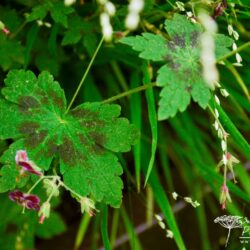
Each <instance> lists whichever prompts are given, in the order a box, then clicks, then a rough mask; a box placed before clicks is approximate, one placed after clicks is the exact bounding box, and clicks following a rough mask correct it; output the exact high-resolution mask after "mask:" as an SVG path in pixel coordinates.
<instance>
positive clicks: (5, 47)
mask: <svg viewBox="0 0 250 250" xmlns="http://www.w3.org/2000/svg"><path fill="white" fill-rule="evenodd" d="M23 63H24V50H23V47H22V45H21V44H20V42H17V41H14V40H13V41H12V40H10V39H8V38H7V37H6V36H5V35H4V34H0V65H1V67H2V68H3V70H8V69H10V68H16V67H19V66H20V65H22V64H23Z"/></svg>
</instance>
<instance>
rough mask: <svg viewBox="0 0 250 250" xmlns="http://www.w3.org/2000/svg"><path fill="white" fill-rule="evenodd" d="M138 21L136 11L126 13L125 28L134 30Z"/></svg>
mask: <svg viewBox="0 0 250 250" xmlns="http://www.w3.org/2000/svg"><path fill="white" fill-rule="evenodd" d="M139 21H140V16H139V14H137V13H134V12H131V13H129V14H128V15H127V17H126V20H125V25H126V28H127V29H129V30H134V29H136V28H137V26H138V24H139Z"/></svg>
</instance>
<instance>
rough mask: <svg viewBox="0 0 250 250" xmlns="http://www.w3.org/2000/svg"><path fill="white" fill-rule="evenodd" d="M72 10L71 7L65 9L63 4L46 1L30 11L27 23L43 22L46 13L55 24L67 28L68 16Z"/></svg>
mask: <svg viewBox="0 0 250 250" xmlns="http://www.w3.org/2000/svg"><path fill="white" fill-rule="evenodd" d="M73 11H74V10H73V9H72V8H71V7H66V6H65V5H64V4H63V2H54V1H49V0H46V1H44V3H43V4H41V5H38V6H36V7H34V8H33V9H32V12H31V13H30V14H29V15H28V17H27V21H28V22H32V21H34V20H43V19H44V18H45V17H46V16H47V14H48V12H49V13H50V15H51V17H52V19H53V20H54V21H55V22H56V23H60V24H62V25H63V26H64V27H67V26H68V17H67V16H68V15H69V14H70V13H72V12H73Z"/></svg>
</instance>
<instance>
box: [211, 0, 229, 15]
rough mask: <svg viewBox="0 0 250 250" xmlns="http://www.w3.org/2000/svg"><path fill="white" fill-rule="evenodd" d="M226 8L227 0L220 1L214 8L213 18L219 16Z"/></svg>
mask: <svg viewBox="0 0 250 250" xmlns="http://www.w3.org/2000/svg"><path fill="white" fill-rule="evenodd" d="M226 8H227V1H226V0H223V1H221V2H220V3H219V4H218V5H217V6H216V8H215V10H214V14H213V18H214V19H215V18H217V17H218V16H221V15H222V13H223V12H224V10H225V9H226Z"/></svg>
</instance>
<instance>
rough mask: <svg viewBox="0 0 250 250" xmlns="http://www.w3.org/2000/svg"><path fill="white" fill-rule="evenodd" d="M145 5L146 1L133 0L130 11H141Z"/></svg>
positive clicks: (129, 7)
mask: <svg viewBox="0 0 250 250" xmlns="http://www.w3.org/2000/svg"><path fill="white" fill-rule="evenodd" d="M143 7H144V1H142V0H132V1H131V2H130V4H129V6H128V10H129V12H135V13H140V12H141V11H142V9H143Z"/></svg>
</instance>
